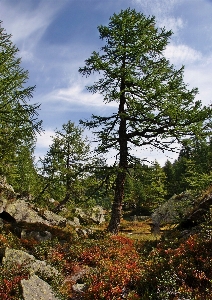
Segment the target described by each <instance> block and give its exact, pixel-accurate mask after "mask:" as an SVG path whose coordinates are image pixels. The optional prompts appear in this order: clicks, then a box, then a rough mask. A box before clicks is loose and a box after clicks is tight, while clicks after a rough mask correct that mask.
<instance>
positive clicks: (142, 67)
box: [79, 8, 211, 234]
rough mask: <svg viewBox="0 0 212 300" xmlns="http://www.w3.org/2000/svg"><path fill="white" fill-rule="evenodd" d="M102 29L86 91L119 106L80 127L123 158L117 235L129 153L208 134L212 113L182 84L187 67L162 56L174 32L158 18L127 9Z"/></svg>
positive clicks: (87, 70)
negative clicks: (96, 76) (93, 79)
mask: <svg viewBox="0 0 212 300" xmlns="http://www.w3.org/2000/svg"><path fill="white" fill-rule="evenodd" d="M98 30H99V34H100V39H101V40H104V41H105V45H104V46H102V47H101V49H100V52H95V51H94V52H93V53H92V54H91V56H90V58H88V59H87V60H86V61H85V66H84V67H82V68H80V69H79V72H80V73H81V74H82V75H85V76H89V75H91V74H93V73H98V74H99V79H98V80H97V81H96V82H94V84H93V85H92V86H89V87H87V88H88V90H89V91H90V92H92V93H100V94H102V96H103V99H104V102H105V103H106V104H107V103H110V102H116V103H117V104H118V105H117V106H118V108H117V111H116V112H114V113H112V114H111V115H109V116H96V115H92V118H91V120H87V121H82V123H84V124H85V125H86V126H88V128H91V129H93V131H95V132H96V135H97V137H98V139H99V147H98V149H97V150H99V151H100V152H107V151H109V150H110V149H116V150H117V151H118V154H119V155H118V168H117V176H116V184H115V192H114V201H113V205H112V213H111V219H110V222H109V225H108V230H109V232H111V233H114V234H116V233H117V232H118V229H119V225H120V219H121V211H122V201H123V198H124V184H125V179H126V174H127V171H128V168H129V167H130V165H131V164H130V163H129V161H130V158H131V153H130V149H132V147H147V146H148V145H149V146H150V147H153V148H157V149H160V150H164V149H168V150H171V149H173V148H172V146H171V145H172V144H173V142H176V141H178V142H180V141H181V139H182V138H183V137H187V136H190V135H200V134H202V132H203V131H207V129H208V122H207V120H208V117H209V115H210V113H211V109H210V108H208V107H203V106H202V103H201V101H196V100H195V96H196V95H197V93H198V90H197V89H196V88H195V89H191V90H189V89H188V87H187V85H186V84H185V83H184V82H183V72H184V67H182V68H180V69H179V70H176V69H175V68H174V66H173V65H172V64H170V62H169V60H167V59H166V57H165V56H164V50H165V48H166V46H167V44H168V42H169V39H170V37H171V35H172V32H171V31H166V29H165V28H161V29H159V28H157V27H156V23H155V18H154V17H145V16H144V15H143V14H142V13H139V12H136V11H135V10H132V9H130V8H128V9H126V10H122V11H121V12H120V13H119V14H114V15H113V16H112V17H111V18H110V21H109V24H108V26H99V27H98ZM96 128H98V129H96Z"/></svg>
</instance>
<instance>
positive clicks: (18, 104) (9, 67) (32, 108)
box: [0, 28, 41, 175]
mask: <svg viewBox="0 0 212 300" xmlns="http://www.w3.org/2000/svg"><path fill="white" fill-rule="evenodd" d="M18 51H19V50H18V48H17V47H16V46H15V45H13V43H12V41H11V35H9V34H7V33H6V32H5V30H4V29H3V28H0V159H1V166H0V167H1V170H0V172H1V174H4V175H6V173H7V172H8V166H9V165H10V163H11V162H12V163H13V164H14V161H15V159H16V157H17V153H18V152H19V150H20V149H19V148H20V147H21V146H23V145H24V146H26V144H28V145H29V147H31V146H32V145H33V141H35V133H36V132H40V130H41V121H39V120H38V109H39V106H40V105H39V104H29V100H30V99H31V98H32V95H33V91H34V89H35V86H27V80H28V71H25V70H24V69H23V68H22V67H21V59H20V58H18V57H17V53H18Z"/></svg>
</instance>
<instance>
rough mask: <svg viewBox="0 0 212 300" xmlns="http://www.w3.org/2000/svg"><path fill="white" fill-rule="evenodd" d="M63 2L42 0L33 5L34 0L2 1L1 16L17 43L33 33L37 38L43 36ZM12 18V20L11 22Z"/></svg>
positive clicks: (0, 4) (4, 25) (0, 5)
mask: <svg viewBox="0 0 212 300" xmlns="http://www.w3.org/2000/svg"><path fill="white" fill-rule="evenodd" d="M62 3H65V2H60V4H59V3H58V2H54V5H52V1H49V0H45V1H44V0H42V1H40V3H39V4H38V5H37V7H34V8H33V7H32V4H33V3H32V2H31V1H28V2H25V1H24V2H19V1H18V2H17V3H16V4H15V5H14V3H8V2H7V1H2V2H1V3H0V11H1V13H0V17H1V19H2V20H3V27H5V28H6V31H7V32H8V33H12V39H13V41H14V42H15V43H16V42H18V41H20V40H22V41H23V40H25V39H27V38H29V37H30V36H31V35H32V34H33V37H34V38H35V34H36V35H37V36H39V37H40V36H41V35H42V34H43V32H44V31H45V30H46V28H47V27H48V25H49V24H50V23H51V21H52V20H53V17H54V15H55V14H56V13H57V12H58V10H59V9H60V7H61V6H62ZM11 20H12V22H11Z"/></svg>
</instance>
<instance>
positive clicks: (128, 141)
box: [0, 9, 212, 300]
mask: <svg viewBox="0 0 212 300" xmlns="http://www.w3.org/2000/svg"><path fill="white" fill-rule="evenodd" d="M98 30H99V34H100V38H101V39H102V40H104V41H105V46H103V47H102V48H101V51H100V52H96V51H94V52H93V53H92V54H91V56H90V57H89V58H88V59H87V60H85V66H84V67H80V68H79V72H80V73H81V74H82V75H83V76H92V74H94V73H98V74H99V80H98V81H97V82H94V84H93V85H92V86H89V87H88V90H89V91H90V92H91V93H100V94H101V95H102V97H103V99H104V102H105V105H107V104H108V103H110V102H112V101H114V102H116V103H118V108H117V111H116V112H114V113H113V114H111V115H110V116H106V117H105V116H95V115H92V116H91V119H90V120H79V124H75V123H73V122H72V121H71V120H67V122H66V123H64V124H61V128H60V129H55V134H54V136H53V137H52V143H51V145H49V149H48V151H47V152H46V154H45V155H44V157H43V158H40V159H39V160H36V159H35V157H34V150H35V147H36V137H37V135H38V134H39V133H41V132H42V131H43V127H42V120H40V119H39V109H40V107H41V109H42V105H41V104H39V103H38V104H31V102H30V100H31V98H33V92H34V90H35V86H27V81H28V78H29V74H28V71H25V70H24V69H23V68H22V67H21V58H20V57H19V56H18V55H19V50H18V49H17V47H16V46H15V45H14V44H13V43H12V41H11V35H9V34H7V33H6V30H5V29H4V28H0V176H1V178H2V180H4V181H6V182H7V183H8V184H9V185H11V186H12V187H13V188H14V191H15V193H16V195H18V196H17V197H19V198H23V197H25V198H27V199H28V201H29V202H30V203H32V204H33V205H36V206H37V207H39V208H40V209H43V210H51V211H53V212H54V213H58V214H60V212H61V209H62V208H63V207H65V208H66V209H68V210H69V211H70V212H71V211H72V210H73V209H74V208H75V207H81V208H83V209H89V208H91V207H95V206H97V205H99V206H101V207H102V208H103V209H104V210H106V211H107V212H108V219H107V224H105V227H104V230H103V231H102V235H101V230H100V229H99V230H100V231H99V233H96V235H95V238H93V239H94V244H95V243H96V240H98V243H99V244H98V246H95V245H93V244H91V241H86V242H84V243H85V244H84V246H82V245H81V244H80V246H79V244H78V246H79V247H81V248H80V251H81V252H80V253H79V252H78V253H77V246H76V244H75V246H73V247H76V248H75V251H76V253H75V256H76V257H74V255H73V253H72V254H70V253H69V256H70V257H71V255H73V260H75V263H76V266H78V268H81V267H82V264H85V265H87V266H89V267H91V268H92V272H93V273H92V272H91V273H92V274H90V275H89V277H88V276H87V277H86V284H87V285H88V286H89V289H87V290H86V291H85V294H84V296H83V294H81V295H80V296H78V297H81V298H77V296H76V295H75V296H73V298H72V296H71V295H70V292H68V287H67V286H66V291H60V297H61V298H58V299H111V300H112V299H131V300H133V299H163V300H164V299H212V298H210V297H211V296H210V295H211V291H212V287H211V280H212V272H211V268H210V267H209V263H210V262H211V260H212V256H211V254H207V255H206V253H208V252H209V249H210V245H211V237H210V238H204V239H203V238H202V239H201V237H203V236H204V234H206V231H207V230H208V228H210V222H211V220H210V219H209V220H208V219H207V222H206V223H203V224H204V226H203V229H202V230H203V231H201V233H199V232H198V233H196V235H190V236H189V237H188V238H187V239H186V240H183V241H182V240H180V237H179V232H178V233H176V232H175V233H174V232H172V233H171V234H172V235H173V238H172V239H170V240H167V239H166V238H165V237H164V239H163V237H162V238H161V240H160V241H158V239H156V240H154V241H148V243H147V244H146V241H137V242H136V244H134V241H133V240H131V239H129V238H128V237H126V236H123V235H120V233H119V229H120V228H121V226H122V222H124V221H123V220H125V221H126V222H127V221H129V220H130V217H132V216H145V217H149V218H151V216H152V214H153V213H154V212H155V210H156V209H157V208H158V207H161V206H162V205H163V204H165V203H167V201H168V200H169V199H171V198H172V197H173V196H176V195H180V194H182V193H185V192H189V194H190V195H191V197H193V198H192V199H198V197H200V196H201V195H202V193H203V191H207V190H208V189H209V191H210V186H211V183H212V168H211V167H212V165H211V161H212V138H211V112H212V111H211V110H212V108H211V106H203V105H202V103H201V101H199V100H196V96H197V94H198V89H191V90H189V89H188V88H187V85H186V84H185V83H184V82H183V72H184V67H182V68H181V69H179V70H176V69H175V67H174V66H173V65H171V63H170V62H169V61H168V60H167V59H166V58H165V57H164V55H163V50H164V49H165V47H166V46H167V44H168V41H169V39H170V37H171V35H172V32H170V31H166V29H165V28H161V29H159V28H156V26H155V19H154V17H145V16H144V15H143V14H141V13H138V12H136V11H135V10H131V9H127V10H124V11H121V12H120V14H114V15H113V16H112V17H111V18H110V21H109V25H108V26H99V27H98ZM85 128H88V129H89V130H91V131H92V132H94V135H95V136H96V141H97V146H96V148H95V149H94V150H93V147H92V146H91V145H92V141H90V140H89V139H88V138H87V137H86V136H85V133H84V130H85ZM176 142H177V143H178V144H179V146H180V151H179V154H178V158H177V159H176V160H175V161H174V162H171V161H170V160H168V159H167V161H166V162H165V164H164V165H162V166H161V165H160V164H159V163H158V162H157V160H154V161H152V162H149V161H146V160H145V158H144V159H140V158H138V157H135V156H133V155H132V152H131V149H134V148H137V149H138V152H139V157H141V156H142V149H143V148H144V147H153V148H155V149H158V150H160V151H164V150H169V151H172V152H173V151H175V149H174V146H173V145H175V143H176ZM111 149H115V150H116V151H117V159H116V161H115V162H114V164H113V165H109V164H108V163H107V160H106V158H105V157H106V154H107V153H108V152H109V151H110V150H111ZM1 197H3V196H2V195H1ZM49 199H53V200H54V202H53V201H49ZM180 221H183V220H179V222H180ZM129 224H130V223H129ZM129 226H130V225H129ZM206 229H207V230H206ZM203 233H204V234H203ZM98 234H99V235H98ZM0 238H1V240H0V241H1V243H2V245H3V244H4V243H3V240H4V239H6V240H7V239H8V241H7V242H8V244H9V245H10V246H11V245H12V246H11V247H14V242H12V240H11V241H9V235H7V234H6V233H5V232H4V231H2V234H1V235H0ZM57 238H58V237H57ZM69 238H70V237H69ZM177 239H178V240H177ZM72 242H73V241H72ZM16 243H19V244H20V243H21V244H22V245H21V246H20V245H19V246H20V247H22V249H23V248H25V249H27V250H28V251H31V252H30V253H33V255H35V250H33V247H34V246H35V248H34V249H37V250H36V251H37V252H36V253H37V254H36V255H37V256H38V257H39V258H41V257H42V255H41V246H39V245H38V244H37V243H36V242H35V245H34V246H32V244H33V241H29V242H26V240H25V241H23V240H20V241H19V242H16ZM30 243H31V244H30ZM52 243H53V242H52ZM54 243H55V244H54V246H52V245H51V246H50V244H49V247H50V248H51V247H53V248H52V249H54V251H53V252H54V253H53V254H54V255H55V261H54V262H53V261H50V263H53V264H54V266H56V267H59V268H60V269H61V268H62V269H63V271H64V270H66V272H71V271H70V269H71V268H72V269H71V270H72V272H74V271H73V270H74V269H73V268H74V267H73V262H72V265H71V262H70V261H69V259H68V254H67V253H66V252H65V248H63V246H64V245H62V244H60V243H59V242H56V241H54ZM78 243H79V241H78ZM89 243H90V244H89ZM2 245H1V247H2ZM201 245H202V247H201ZM39 247H40V248H39ZM43 247H44V245H43ZM46 247H47V246H46ZM95 247H96V248H95ZM47 248H48V247H47ZM47 248H46V250H45V251H47V252H48V250H47ZM105 249H106V252H108V256H104V255H105V254H104V253H105ZM145 249H146V250H145ZM39 251H40V252H39ZM47 252H46V254H45V255H44V257H46V259H47V256H48V255H50V254H48V253H47ZM129 253H130V256H129V258H130V259H128V255H129ZM198 253H199V256H198ZM200 253H201V254H200ZM59 256H60V257H61V264H60V263H59V260H60V259H59ZM206 256H207V257H206ZM183 257H184V258H183ZM186 257H187V258H189V257H191V263H190V265H189V263H187V265H186V263H185V261H186ZM48 259H49V260H51V259H50V258H48ZM182 260H183V262H182ZM111 261H113V262H115V264H116V265H117V269H116V270H115V269H113V268H112V265H111ZM182 263H184V264H185V265H184V267H185V270H183V267H182ZM63 264H64V265H63ZM68 264H70V265H71V266H68ZM142 264H143V265H142ZM144 265H145V267H144ZM68 268H69V269H68ZM94 268H95V270H94ZM192 268H194V271H193V270H192ZM103 270H104V272H103ZM191 270H192V271H191ZM16 271H17V270H16ZM16 271H15V272H16ZM94 271H96V274H95V272H94ZM109 271H110V274H109V273H107V272H109ZM61 272H62V271H61ZM160 272H162V273H163V276H161V277H160ZM185 272H188V273H189V272H190V273H189V275H188V274H185ZM195 272H196V273H195ZM2 274H5V275H4V276H6V278H7V276H8V278H9V275H8V274H7V271H6V269H4V268H3V269H2ZM64 274H65V273H64ZM64 274H63V275H64ZM19 275H20V274H19ZM10 276H11V275H10ZM20 276H21V275H20ZM26 276H27V275H26ZM98 276H99V278H98ZM107 276H108V277H107ZM189 276H190V277H189ZM108 278H110V280H109V279H108ZM123 278H126V279H125V280H124V279H123ZM21 279H23V278H21V277H20V280H21ZM100 279H101V280H100ZM1 280H3V279H2V278H1V276H0V282H1ZM8 280H9V279H8ZM194 281H195V283H194ZM117 282H118V283H117ZM2 284H3V283H2ZM4 284H5V282H4ZM4 284H3V285H2V288H0V295H3V296H2V297H3V298H2V299H22V298H17V297H18V296H17V295H16V296H14V297H13V296H12V294H10V292H11V291H9V288H8V287H7V288H8V292H7V293H8V295H9V296H8V298H7V297H6V292H5V291H4V290H3V289H4V288H5V289H6V285H4ZM13 284H14V285H15V283H14V282H13ZM17 284H19V281H17ZM17 284H16V285H17ZM156 286H157V288H156V289H155V287H156ZM56 288H57V289H58V286H57V287H56ZM1 289H2V290H1ZM64 289H65V288H64ZM69 289H70V287H69ZM173 290H174V291H173ZM100 291H101V293H100ZM72 292H73V291H72ZM1 293H2V294H1ZM11 293H12V292H11ZM17 293H18V292H17ZM15 297H16V298H15ZM58 297H59V296H58ZM74 297H76V298H74ZM83 297H84V298H83Z"/></svg>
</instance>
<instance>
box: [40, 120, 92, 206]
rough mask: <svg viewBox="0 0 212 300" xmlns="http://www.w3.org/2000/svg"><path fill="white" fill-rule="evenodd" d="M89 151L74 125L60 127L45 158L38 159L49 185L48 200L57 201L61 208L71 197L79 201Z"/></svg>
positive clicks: (78, 128) (85, 141) (80, 130)
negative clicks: (51, 198)
mask: <svg viewBox="0 0 212 300" xmlns="http://www.w3.org/2000/svg"><path fill="white" fill-rule="evenodd" d="M89 151H90V146H89V144H88V141H87V139H85V138H83V130H82V129H81V128H80V127H78V126H75V125H74V123H72V122H70V121H68V123H67V124H63V125H62V130H61V131H59V130H57V131H56V134H55V136H54V137H53V142H52V144H51V145H50V148H49V150H48V152H47V154H46V155H45V157H44V159H41V163H42V168H41V169H42V173H43V176H45V177H46V180H47V182H48V183H47V187H48V189H47V190H48V191H49V194H50V197H53V198H56V199H57V200H60V201H61V203H60V204H65V203H66V202H68V201H69V199H70V198H71V197H72V199H74V200H76V201H77V200H78V201H79V198H80V191H81V189H82V188H83V187H82V185H81V183H80V180H81V179H82V174H83V173H84V167H85V164H86V162H87V161H88V159H89ZM45 184H46V183H45Z"/></svg>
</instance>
